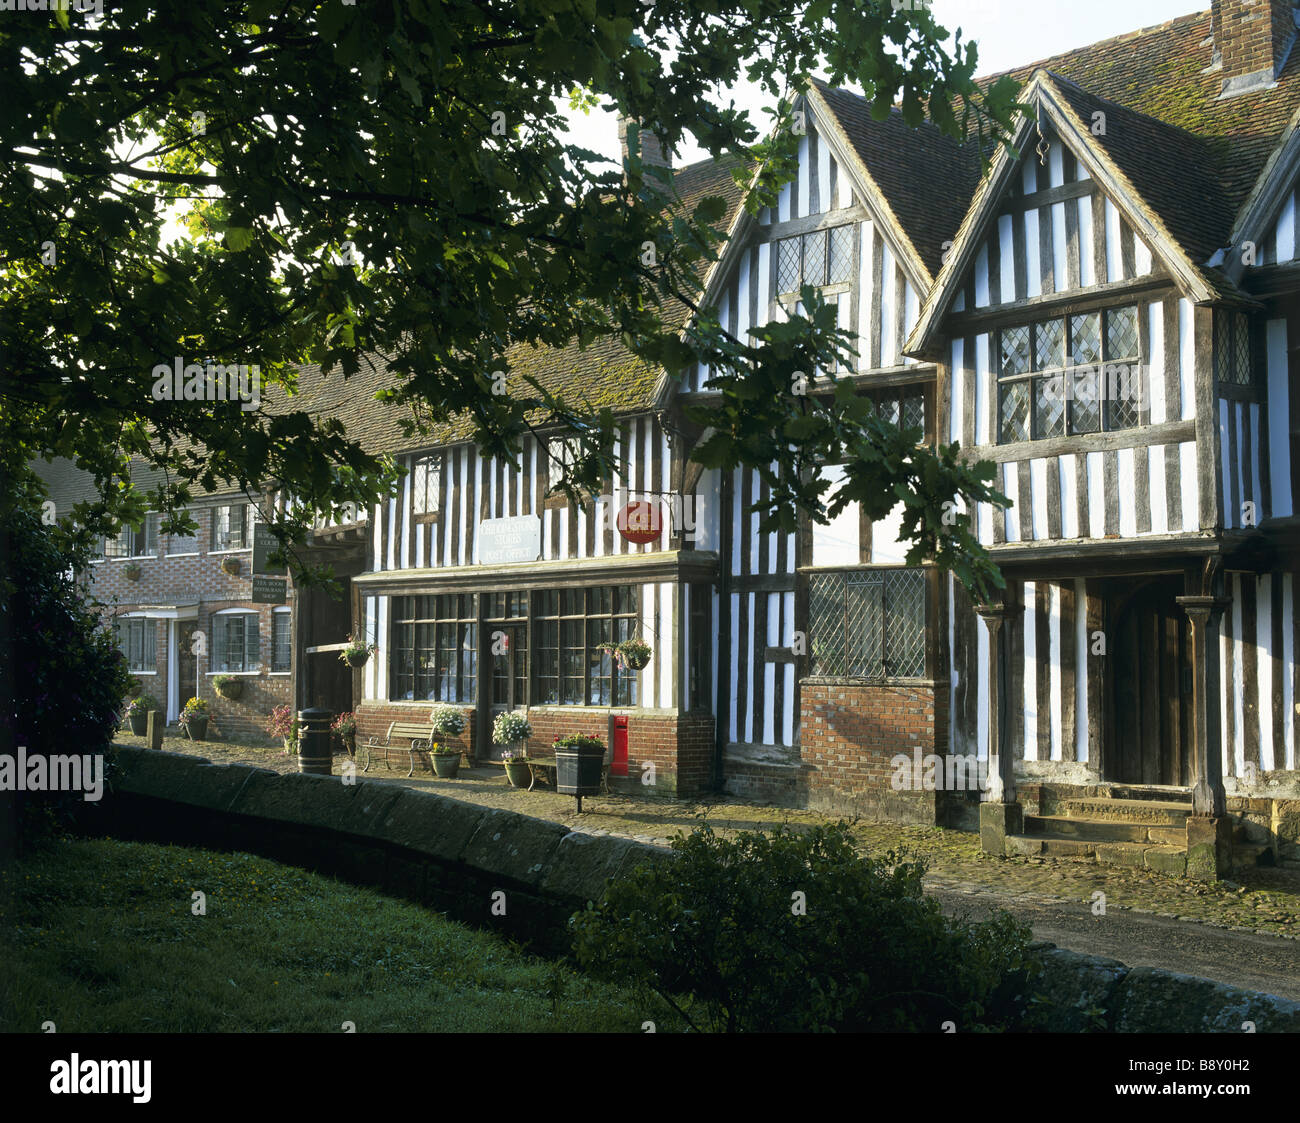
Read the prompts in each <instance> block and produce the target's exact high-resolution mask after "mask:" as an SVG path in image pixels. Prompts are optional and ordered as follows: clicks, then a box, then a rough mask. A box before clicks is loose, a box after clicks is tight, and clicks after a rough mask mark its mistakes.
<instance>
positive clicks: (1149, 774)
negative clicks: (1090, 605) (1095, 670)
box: [1107, 577, 1192, 786]
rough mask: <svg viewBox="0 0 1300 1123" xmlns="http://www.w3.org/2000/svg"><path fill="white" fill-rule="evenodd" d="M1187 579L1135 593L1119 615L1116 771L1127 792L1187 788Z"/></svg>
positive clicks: (1163, 582) (1111, 771)
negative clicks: (1182, 597) (1180, 599)
mask: <svg viewBox="0 0 1300 1123" xmlns="http://www.w3.org/2000/svg"><path fill="white" fill-rule="evenodd" d="M1181 591H1182V578H1181V577H1178V578H1162V579H1159V580H1156V581H1152V582H1150V583H1149V584H1147V585H1146V586H1144V587H1143V588H1141V589H1139V590H1137V591H1136V592H1134V593H1133V594H1132V595H1131V597H1130V598H1129V599H1128V601H1127V603H1126V604H1125V605H1124V606H1123V607H1122V608H1121V610H1120V613H1119V626H1118V628H1117V629H1116V636H1115V640H1116V645H1117V650H1116V651H1115V658H1114V675H1115V677H1114V693H1113V697H1114V699H1115V701H1114V710H1113V713H1112V721H1113V726H1112V728H1113V729H1114V738H1115V741H1114V744H1115V749H1116V752H1115V755H1114V765H1115V767H1114V768H1110V769H1107V772H1108V773H1109V775H1108V777H1107V778H1108V779H1111V780H1115V781H1118V782H1119V783H1123V784H1151V785H1175V786H1183V785H1189V784H1190V783H1191V782H1192V781H1191V770H1190V759H1189V739H1188V734H1189V719H1190V716H1191V715H1190V702H1191V698H1190V695H1191V658H1190V646H1189V636H1188V624H1187V614H1186V613H1185V612H1184V611H1183V609H1182V608H1181V607H1180V606H1179V605H1178V604H1177V603H1176V602H1175V600H1174V598H1175V597H1176V596H1177V595H1178V594H1179V593H1180V592H1181Z"/></svg>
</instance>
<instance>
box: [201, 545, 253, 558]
mask: <svg viewBox="0 0 1300 1123" xmlns="http://www.w3.org/2000/svg"><path fill="white" fill-rule="evenodd" d="M252 552H253V547H252V546H236V547H234V548H232V549H229V550H209V551H208V557H212V555H213V554H251V553H252Z"/></svg>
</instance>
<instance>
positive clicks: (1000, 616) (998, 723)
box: [975, 601, 1023, 854]
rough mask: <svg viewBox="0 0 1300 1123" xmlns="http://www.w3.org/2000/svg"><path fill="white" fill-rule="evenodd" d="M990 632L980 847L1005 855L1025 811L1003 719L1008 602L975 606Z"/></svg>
mask: <svg viewBox="0 0 1300 1123" xmlns="http://www.w3.org/2000/svg"><path fill="white" fill-rule="evenodd" d="M975 611H976V612H977V613H979V616H980V619H982V620H983V621H984V624H985V626H986V627H987V628H988V630H989V700H988V706H989V772H988V777H989V785H988V792H987V793H986V794H987V798H986V799H985V801H984V802H983V803H981V804H980V847H981V849H983V850H984V852H985V853H987V854H1004V853H1005V852H1006V839H1007V836H1008V835H1016V834H1019V833H1020V832H1021V826H1022V821H1023V819H1022V817H1023V812H1022V809H1021V807H1020V804H1018V803H1017V802H1016V777H1015V761H1014V760H1013V759H1012V756H1011V753H1010V751H1009V747H1008V745H1007V737H1006V726H1007V723H1006V722H1005V721H1004V720H1003V714H1002V709H1003V695H1004V693H1005V691H1006V681H1005V671H1004V668H1003V664H1004V662H1005V660H1004V658H1003V656H1004V651H1003V648H1004V646H1005V640H1004V637H1003V634H1002V631H1003V629H1002V624H1003V622H1004V621H1005V620H1006V618H1007V615H1008V614H1009V612H1010V608H1009V606H1008V605H1007V604H1006V602H1005V601H999V602H995V603H991V604H980V605H976V606H975Z"/></svg>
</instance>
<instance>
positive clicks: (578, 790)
mask: <svg viewBox="0 0 1300 1123" xmlns="http://www.w3.org/2000/svg"><path fill="white" fill-rule="evenodd" d="M604 763H605V746H604V745H570V746H567V747H561V746H559V745H557V746H556V747H555V790H556V791H557V792H559V793H560V794H561V795H574V796H577V797H578V810H579V811H581V810H582V797H583V796H584V795H596V794H598V793H599V791H600V771H601V766H602V765H603V764H604Z"/></svg>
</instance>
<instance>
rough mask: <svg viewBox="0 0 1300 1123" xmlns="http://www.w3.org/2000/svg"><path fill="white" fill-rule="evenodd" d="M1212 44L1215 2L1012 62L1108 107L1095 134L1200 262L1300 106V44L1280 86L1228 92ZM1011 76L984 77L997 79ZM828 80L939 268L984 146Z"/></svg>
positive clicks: (1219, 239)
mask: <svg viewBox="0 0 1300 1123" xmlns="http://www.w3.org/2000/svg"><path fill="white" fill-rule="evenodd" d="M1212 55H1213V44H1212V41H1211V38H1210V13H1209V12H1208V11H1206V12H1199V13H1196V14H1194V15H1188V16H1180V17H1178V18H1177V19H1173V20H1169V21H1168V22H1166V23H1162V24H1159V25H1157V26H1155V27H1148V28H1143V29H1141V30H1139V31H1132V32H1129V33H1127V34H1124V35H1120V36H1116V37H1115V38H1112V39H1106V40H1103V41H1101V42H1099V43H1093V44H1091V45H1089V46H1086V47H1080V48H1078V49H1076V50H1072V51H1067V52H1065V53H1063V54H1059V55H1053V56H1052V57H1050V58H1045V59H1040V60H1039V61H1037V62H1033V63H1029V64H1028V65H1025V66H1021V67H1017V68H1016V69H1014V70H1010V71H1006V72H1005V73H1006V74H1008V75H1010V76H1011V77H1012V78H1015V79H1016V80H1017V81H1019V82H1021V83H1026V82H1028V80H1029V79H1030V77H1031V76H1032V75H1033V73H1034V72H1035V71H1037V70H1045V71H1048V72H1049V74H1050V76H1051V77H1052V79H1053V80H1054V81H1055V83H1056V84H1057V86H1058V88H1060V89H1061V90H1062V93H1063V94H1064V95H1065V96H1066V98H1067V100H1068V101H1070V103H1071V105H1072V106H1073V107H1074V108H1075V110H1076V112H1079V113H1080V114H1081V116H1083V119H1084V122H1085V124H1090V123H1091V120H1092V116H1091V114H1092V110H1093V109H1102V110H1104V111H1105V112H1106V114H1107V118H1106V121H1107V125H1106V133H1105V135H1104V136H1097V137H1095V138H1094V139H1095V142H1096V143H1097V144H1098V145H1099V146H1101V147H1103V148H1104V149H1105V150H1106V151H1107V152H1108V153H1109V154H1110V156H1111V158H1112V159H1113V160H1114V162H1115V163H1116V165H1118V166H1119V168H1120V170H1121V171H1123V172H1124V174H1125V175H1126V176H1127V177H1128V178H1129V180H1130V181H1131V182H1132V183H1133V185H1134V187H1135V188H1137V190H1138V191H1139V193H1140V194H1141V195H1142V197H1143V199H1144V200H1145V202H1146V203H1147V205H1148V206H1149V207H1150V208H1151V209H1152V210H1153V211H1154V212H1155V213H1156V214H1158V215H1159V216H1160V218H1161V219H1162V220H1163V222H1164V224H1165V226H1166V227H1167V228H1168V229H1169V231H1170V233H1171V234H1172V235H1173V236H1174V237H1175V238H1176V239H1177V240H1178V241H1179V243H1180V244H1181V245H1182V246H1183V248H1184V249H1185V250H1186V252H1187V253H1188V255H1189V256H1190V257H1191V258H1192V260H1193V261H1194V262H1196V263H1197V264H1201V263H1203V262H1204V261H1205V260H1206V259H1207V258H1208V257H1210V256H1211V254H1213V252H1214V251H1215V250H1216V249H1218V248H1219V247H1221V246H1224V245H1226V244H1227V243H1228V241H1229V235H1230V233H1231V230H1232V227H1233V223H1234V219H1235V218H1236V215H1237V212H1238V210H1240V208H1241V206H1242V204H1243V202H1244V201H1245V199H1246V196H1247V195H1248V194H1249V193H1250V190H1251V188H1252V187H1253V186H1254V184H1255V181H1256V180H1257V179H1258V177H1259V174H1260V172H1261V171H1262V170H1263V167H1264V164H1265V163H1266V162H1267V160H1268V157H1269V155H1270V154H1271V153H1272V151H1273V149H1274V148H1275V147H1276V145H1277V144H1278V143H1279V142H1280V141H1281V139H1282V134H1283V131H1284V129H1285V128H1286V126H1287V124H1288V122H1289V121H1290V119H1291V117H1292V115H1293V114H1294V113H1295V112H1296V110H1297V108H1300V49H1296V48H1293V49H1292V51H1291V54H1290V56H1289V57H1288V59H1287V61H1286V64H1285V66H1284V67H1283V70H1282V73H1281V74H1280V75H1279V76H1278V80H1277V84H1276V86H1275V87H1274V88H1271V89H1267V90H1260V91H1256V92H1254V93H1248V94H1241V95H1239V96H1236V97H1232V98H1228V99H1226V100H1222V101H1220V100H1219V91H1220V89H1221V88H1222V85H1223V71H1222V68H1221V67H1215V68H1214V69H1209V68H1210V65H1211V62H1212ZM999 77H1002V74H991V75H987V76H985V77H983V78H980V79H979V80H978V81H979V84H980V85H981V86H983V87H985V88H988V87H989V86H991V85H992V84H993V82H994V81H996V80H997V79H998V78H999ZM1062 79H1064V81H1062ZM819 89H820V90H821V91H822V93H823V96H825V97H826V99H827V102H828V104H831V105H832V107H833V108H834V110H835V114H836V117H837V118H838V119H839V120H840V122H841V124H842V126H843V127H844V130H845V132H846V134H847V135H848V136H849V138H850V140H851V141H852V142H853V144H854V147H855V148H856V149H857V150H858V152H859V155H861V156H862V158H863V161H864V162H865V163H866V165H867V169H868V171H869V172H870V173H871V175H872V177H873V178H874V179H875V180H876V182H877V183H878V184H879V186H880V188H881V190H882V191H883V192H884V193H885V195H886V197H887V198H888V200H889V203H890V206H891V207H892V208H893V209H894V211H895V214H896V215H897V217H898V220H899V223H900V225H901V226H902V227H903V228H904V230H906V232H907V233H908V235H909V237H911V238H912V241H913V243H914V244H915V245H916V247H917V250H918V251H919V252H920V253H921V254H922V257H923V258H924V259H925V260H926V262H927V264H928V265H930V268H931V270H932V272H937V265H934V264H931V262H933V261H935V254H936V247H937V246H941V245H942V242H943V240H944V239H946V238H950V237H952V232H953V231H955V230H956V229H957V227H958V226H959V225H960V222H961V218H962V214H963V213H964V211H965V208H966V207H967V205H968V204H969V203H970V200H971V197H972V195H973V193H974V188H975V185H976V183H977V181H978V174H979V173H978V163H977V158H976V154H975V152H974V145H971V144H968V145H964V146H961V148H960V149H958V148H957V146H955V145H954V143H953V142H952V141H951V140H950V139H948V138H946V137H943V136H942V135H941V134H939V133H938V130H937V129H934V128H933V126H928V125H927V126H924V127H922V128H921V129H917V130H911V129H908V128H907V127H906V126H904V125H903V124H902V120H901V117H900V116H899V114H898V113H897V112H895V113H892V114H891V115H890V116H889V117H888V118H886V119H885V120H884V121H875V120H873V119H872V117H871V115H870V109H869V105H868V103H867V101H866V100H865V99H864V98H862V97H861V96H860V95H858V94H855V93H852V92H851V91H847V90H829V89H828V88H827V87H825V86H823V85H821V84H820V83H819ZM1085 110H1086V112H1084V111H1085ZM909 161H911V162H912V163H910V164H909ZM954 216H955V217H954Z"/></svg>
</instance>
